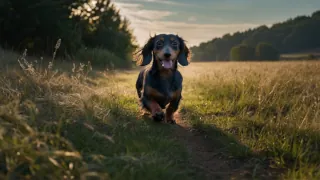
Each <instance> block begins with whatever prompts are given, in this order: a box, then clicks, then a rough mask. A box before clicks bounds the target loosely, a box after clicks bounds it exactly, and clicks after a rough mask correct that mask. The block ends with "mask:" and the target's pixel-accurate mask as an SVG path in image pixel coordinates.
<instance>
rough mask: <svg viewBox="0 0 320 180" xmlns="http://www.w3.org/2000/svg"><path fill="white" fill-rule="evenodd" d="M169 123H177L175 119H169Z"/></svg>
mask: <svg viewBox="0 0 320 180" xmlns="http://www.w3.org/2000/svg"><path fill="white" fill-rule="evenodd" d="M167 123H169V124H177V123H176V121H175V120H174V119H170V120H167Z"/></svg>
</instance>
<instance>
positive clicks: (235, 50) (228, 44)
mask: <svg viewBox="0 0 320 180" xmlns="http://www.w3.org/2000/svg"><path fill="white" fill-rule="evenodd" d="M319 32H320V11H316V12H314V13H312V15H310V16H297V17H295V18H293V19H288V20H286V21H284V22H281V23H276V24H273V25H272V26H271V27H267V26H265V25H262V26H260V27H257V28H254V29H249V30H247V31H244V32H236V33H234V34H232V35H231V34H225V35H224V36H223V37H219V38H214V39H212V40H210V41H208V42H203V43H201V44H200V45H199V46H194V47H191V50H192V52H193V58H192V59H193V60H195V61H228V60H253V59H255V60H265V59H268V58H269V59H268V60H277V59H278V58H279V54H280V53H295V52H299V51H304V50H310V49H313V48H319V47H320V33H319ZM246 58H247V59H246ZM270 58H272V59H270Z"/></svg>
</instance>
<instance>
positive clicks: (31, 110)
mask: <svg viewBox="0 0 320 180" xmlns="http://www.w3.org/2000/svg"><path fill="white" fill-rule="evenodd" d="M59 44H60V43H59V42H58V43H57V46H56V48H55V52H54V53H53V57H52V59H51V60H50V61H49V62H45V61H43V62H41V63H39V62H40V61H41V60H36V61H28V60H27V58H28V56H27V51H25V52H24V53H23V54H22V55H21V56H19V57H18V61H16V62H19V63H18V65H19V67H20V69H12V68H5V69H4V70H3V71H1V76H0V179H92V178H95V179H118V180H121V179H144V178H146V179H184V180H185V179H192V176H195V175H194V169H191V168H189V165H188V164H187V152H186V150H185V149H184V148H183V147H182V146H181V145H180V144H179V143H178V142H176V141H175V140H174V139H172V138H171V137H170V133H171V130H170V128H163V127H159V126H155V125H154V124H152V123H150V122H149V121H137V116H138V113H139V112H138V106H137V102H136V99H135V96H133V94H132V95H130V96H125V95H123V94H121V93H119V90H118V89H116V88H115V87H116V85H117V83H118V82H116V81H114V79H113V78H114V76H112V75H107V76H106V75H105V74H104V73H98V72H97V73H93V74H94V76H92V75H90V73H91V72H92V67H91V65H90V64H82V63H80V65H76V64H73V66H72V64H69V67H72V68H70V70H69V71H65V70H61V68H59V67H57V65H56V63H55V62H56V60H55V54H56V52H57V50H58V48H59ZM3 57H7V55H6V56H3ZM10 57H13V56H10ZM1 61H2V59H1ZM2 62H4V61H2ZM63 69H65V67H64V68H63ZM126 83H127V82H124V84H126ZM190 174H191V175H192V176H190Z"/></svg>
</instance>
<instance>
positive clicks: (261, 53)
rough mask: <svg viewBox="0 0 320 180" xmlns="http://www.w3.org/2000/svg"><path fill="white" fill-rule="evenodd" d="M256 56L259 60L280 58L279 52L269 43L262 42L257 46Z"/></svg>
mask: <svg viewBox="0 0 320 180" xmlns="http://www.w3.org/2000/svg"><path fill="white" fill-rule="evenodd" d="M256 57H257V58H258V59H259V60H279V58H280V54H279V52H278V51H277V50H276V49H275V48H274V47H273V46H272V45H271V44H269V43H265V42H260V43H259V44H258V45H257V46H256Z"/></svg>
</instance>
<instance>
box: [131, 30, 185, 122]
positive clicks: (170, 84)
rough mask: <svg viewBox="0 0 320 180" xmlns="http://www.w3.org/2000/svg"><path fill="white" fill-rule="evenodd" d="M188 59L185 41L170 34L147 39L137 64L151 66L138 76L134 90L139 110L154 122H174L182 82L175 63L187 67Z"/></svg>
mask: <svg viewBox="0 0 320 180" xmlns="http://www.w3.org/2000/svg"><path fill="white" fill-rule="evenodd" d="M189 56H190V51H189V48H188V47H187V46H186V44H185V42H184V40H183V39H182V38H181V37H179V36H178V35H173V34H159V35H155V36H153V37H150V38H149V40H148V41H147V43H146V44H145V45H144V46H143V48H142V49H141V51H140V61H139V65H140V66H146V65H148V64H149V63H150V62H151V60H152V59H153V63H152V66H151V67H150V68H145V69H143V70H142V71H141V72H140V73H139V76H138V79H137V81H136V89H137V93H138V97H139V99H140V104H141V107H142V109H145V110H147V111H149V112H151V114H152V118H153V120H155V121H162V120H164V121H165V122H167V123H173V124H174V123H175V120H174V118H173V114H174V113H175V112H176V111H177V109H178V107H179V104H180V100H181V92H182V80H183V78H182V75H181V73H180V72H179V71H178V70H177V68H178V62H179V64H180V65H182V66H187V65H188V64H189ZM166 106H167V107H166ZM163 109H166V112H165V113H164V112H163V111H162V110H163Z"/></svg>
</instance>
